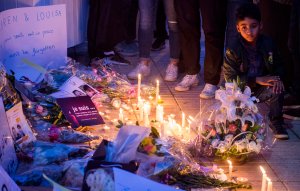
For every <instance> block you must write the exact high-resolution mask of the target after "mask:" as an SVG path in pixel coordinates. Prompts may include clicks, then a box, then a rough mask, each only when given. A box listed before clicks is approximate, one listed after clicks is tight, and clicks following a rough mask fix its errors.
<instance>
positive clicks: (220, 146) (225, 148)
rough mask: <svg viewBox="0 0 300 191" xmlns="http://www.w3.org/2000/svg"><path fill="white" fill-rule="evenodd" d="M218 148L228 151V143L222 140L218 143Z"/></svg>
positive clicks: (222, 151)
mask: <svg viewBox="0 0 300 191" xmlns="http://www.w3.org/2000/svg"><path fill="white" fill-rule="evenodd" d="M218 149H219V151H220V153H224V152H226V150H227V144H226V143H225V142H224V141H220V143H219V145H218Z"/></svg>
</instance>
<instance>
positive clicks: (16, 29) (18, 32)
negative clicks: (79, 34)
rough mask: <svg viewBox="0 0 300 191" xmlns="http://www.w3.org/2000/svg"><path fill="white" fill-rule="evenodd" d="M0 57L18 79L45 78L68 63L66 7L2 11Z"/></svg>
mask: <svg viewBox="0 0 300 191" xmlns="http://www.w3.org/2000/svg"><path fill="white" fill-rule="evenodd" d="M0 34H1V35H0V60H1V61H2V62H3V64H4V65H5V67H6V69H7V72H8V73H12V72H14V73H15V76H16V78H17V79H20V78H21V77H22V76H26V77H28V78H29V79H30V80H32V81H34V82H39V81H41V80H42V79H43V75H44V74H45V72H46V71H47V70H48V69H53V68H58V67H60V66H62V65H64V64H65V58H66V56H67V29H66V6H65V5H52V6H42V7H26V8H17V9H11V10H6V11H3V12H0Z"/></svg>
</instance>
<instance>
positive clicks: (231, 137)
mask: <svg viewBox="0 0 300 191" xmlns="http://www.w3.org/2000/svg"><path fill="white" fill-rule="evenodd" d="M232 139H233V135H231V134H229V135H226V136H225V141H226V142H228V143H230V142H231V141H232Z"/></svg>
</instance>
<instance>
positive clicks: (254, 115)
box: [193, 81, 268, 161]
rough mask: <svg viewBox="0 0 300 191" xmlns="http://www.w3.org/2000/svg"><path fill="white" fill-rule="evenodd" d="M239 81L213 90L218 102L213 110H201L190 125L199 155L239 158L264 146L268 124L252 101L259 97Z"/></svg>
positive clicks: (258, 151)
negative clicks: (195, 134)
mask: <svg viewBox="0 0 300 191" xmlns="http://www.w3.org/2000/svg"><path fill="white" fill-rule="evenodd" d="M240 84H241V83H240V82H239V81H238V83H237V82H236V81H234V82H232V83H226V84H225V89H224V88H223V89H219V90H217V91H216V96H215V98H216V99H217V100H219V101H220V103H218V104H217V105H214V107H215V109H213V110H210V109H205V112H200V114H198V116H197V117H196V120H195V121H194V124H193V128H194V130H195V131H196V132H197V135H198V136H197V138H196V139H195V144H194V146H195V147H194V148H193V150H194V151H195V150H197V153H200V155H205V156H218V157H221V158H222V159H224V160H225V159H227V158H236V159H239V160H241V161H243V160H245V159H246V158H247V156H248V154H250V153H257V154H258V153H260V151H261V150H262V149H263V148H264V146H265V145H266V139H267V134H268V128H267V127H268V123H267V122H266V119H264V118H263V116H262V115H261V114H260V113H259V112H258V108H257V106H256V104H255V102H258V101H259V100H258V99H257V98H255V97H252V96H251V90H250V88H249V87H247V86H241V85H240ZM220 104H221V105H220ZM209 110H210V111H209ZM208 111H209V112H208ZM199 149H200V150H199Z"/></svg>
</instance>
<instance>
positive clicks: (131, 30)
mask: <svg viewBox="0 0 300 191" xmlns="http://www.w3.org/2000/svg"><path fill="white" fill-rule="evenodd" d="M138 11H139V1H138V0H131V4H130V8H129V13H128V21H127V27H126V37H125V41H126V42H127V43H130V42H132V41H134V40H135V39H136V19H137V14H138Z"/></svg>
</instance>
